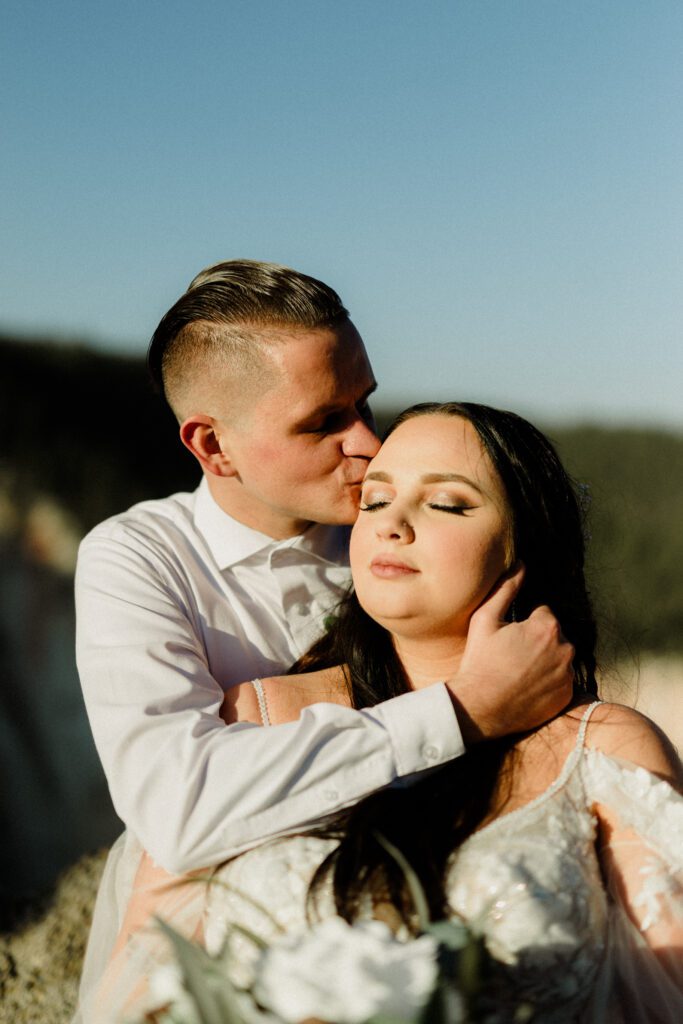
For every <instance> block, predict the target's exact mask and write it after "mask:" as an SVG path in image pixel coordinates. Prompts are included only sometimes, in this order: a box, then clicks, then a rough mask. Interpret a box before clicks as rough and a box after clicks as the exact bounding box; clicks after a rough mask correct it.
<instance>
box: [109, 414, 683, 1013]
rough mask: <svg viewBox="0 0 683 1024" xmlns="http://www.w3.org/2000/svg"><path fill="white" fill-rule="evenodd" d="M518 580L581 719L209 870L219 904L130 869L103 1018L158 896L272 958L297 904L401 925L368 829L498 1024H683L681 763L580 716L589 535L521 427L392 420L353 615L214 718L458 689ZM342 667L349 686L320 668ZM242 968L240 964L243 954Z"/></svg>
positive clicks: (553, 461) (605, 718)
mask: <svg viewBox="0 0 683 1024" xmlns="http://www.w3.org/2000/svg"><path fill="white" fill-rule="evenodd" d="M515 560H521V561H523V563H524V566H525V579H524V585H523V587H522V589H521V591H520V594H519V597H518V598H517V599H516V601H515V605H516V607H515V608H513V609H511V610H510V616H509V617H510V618H511V619H513V620H514V619H515V618H516V619H523V618H526V617H528V616H529V615H530V614H532V610H533V609H534V608H535V607H537V606H538V605H540V604H548V605H550V607H551V609H552V611H553V612H554V613H555V615H556V616H557V619H558V621H559V622H560V624H561V626H562V630H563V632H564V634H565V636H566V637H567V639H568V640H569V641H570V642H571V643H572V644H573V645H574V648H575V652H576V653H575V662H574V664H575V676H576V684H575V697H574V702H573V705H572V706H571V707H570V708H569V709H568V710H567V711H566V712H565V713H564V714H563V715H561V716H559V717H558V718H557V719H555V720H554V721H552V722H550V723H548V724H547V725H545V726H542V727H541V728H539V729H537V730H535V731H534V732H533V733H531V734H528V735H525V736H517V737H506V738H505V739H504V740H501V741H497V742H492V743H486V744H479V745H478V746H477V747H475V748H473V750H472V751H471V752H470V753H468V754H467V755H465V757H462V758H459V759H457V760H456V761H454V762H452V763H451V764H449V765H447V766H446V767H444V768H441V769H439V770H438V771H435V772H430V773H426V774H424V775H423V776H422V777H420V778H419V779H418V780H417V781H416V782H415V783H414V784H413V785H411V786H408V787H402V788H391V789H388V790H384V791H382V792H380V793H377V794H374V795H373V796H371V797H369V798H367V799H366V800H363V801H362V802H361V803H360V804H358V805H357V806H356V807H354V808H352V809H351V810H349V811H347V812H344V813H343V814H341V815H339V816H338V818H337V819H336V820H335V821H332V822H329V821H328V822H326V823H324V825H322V826H319V827H318V828H317V829H316V830H314V831H312V832H310V833H308V834H307V835H302V836H296V837H290V838H287V839H282V840H279V841H274V842H270V843H267V844H265V845H263V846H261V847H259V848H257V849H255V850H252V851H249V852H248V853H246V854H243V855H242V856H241V857H238V858H236V859H235V860H233V861H231V862H229V863H228V864H226V865H224V866H223V867H222V868H221V869H219V872H218V878H219V879H220V880H221V881H222V882H225V883H227V888H226V887H225V886H211V887H210V888H209V889H208V890H207V889H206V888H205V887H202V886H192V885H189V886H184V887H181V888H180V889H178V888H177V887H175V886H172V885H171V886H169V885H166V887H165V888H164V886H163V884H162V885H161V886H160V884H159V882H160V878H159V874H158V869H155V868H154V867H153V865H151V863H150V862H149V861H148V860H146V859H144V858H143V861H142V863H141V864H140V865H139V868H138V875H137V884H136V889H137V895H136V896H135V897H134V899H133V900H132V901H131V904H130V907H129V915H128V921H127V924H124V929H123V932H122V938H121V944H120V953H119V956H118V957H117V958H115V959H114V961H113V963H112V966H111V970H110V975H109V978H108V979H107V980H106V982H105V986H104V989H103V991H104V993H107V994H106V995H105V996H103V1000H104V1003H105V1004H106V1005H109V1006H111V1005H113V1003H112V993H114V992H117V993H118V994H119V995H120V994H121V993H124V998H125V999H126V1000H127V1005H128V1007H129V1009H128V1014H129V1016H130V1006H131V1001H130V991H131V986H130V984H127V982H126V979H127V978H130V979H135V978H137V979H139V978H140V977H141V976H142V974H143V972H144V967H145V964H146V963H148V961H149V958H152V959H153V958H155V957H157V956H158V955H159V948H160V947H159V946H158V945H156V943H157V942H158V940H157V939H156V938H154V937H152V935H151V933H150V932H149V930H144V929H143V930H140V924H141V923H142V922H143V921H144V920H145V919H146V918H147V917H148V914H149V911H150V894H151V895H152V901H151V902H152V903H153V904H154V907H155V909H156V910H157V912H158V913H160V914H161V915H162V916H164V915H166V916H170V917H171V919H172V923H174V924H176V925H177V926H180V927H182V928H184V929H185V930H186V931H187V932H189V933H194V934H196V935H201V936H202V937H203V938H204V939H205V940H206V942H207V944H213V943H215V942H216V941H218V940H219V939H220V938H221V937H222V935H223V934H224V933H225V930H226V926H228V925H229V924H230V923H231V922H237V923H238V924H242V925H243V926H246V927H248V928H250V929H252V930H253V931H256V932H257V933H260V934H261V935H263V937H265V938H266V939H269V938H272V937H273V936H274V934H275V932H274V925H273V921H272V918H274V919H275V921H276V922H277V924H278V925H279V926H280V927H281V928H285V929H286V930H289V931H298V930H302V929H304V928H305V926H306V913H307V906H308V910H310V911H311V912H312V913H314V914H315V913H317V914H319V915H322V916H325V915H328V914H332V913H335V912H337V913H339V914H341V915H342V916H344V917H346V918H347V919H353V918H355V917H357V916H367V915H368V914H372V915H374V916H378V917H383V918H384V919H386V920H388V921H390V922H391V923H392V924H393V925H394V926H395V927H396V928H397V929H398V930H406V929H407V930H410V929H412V928H414V926H415V922H414V919H413V915H412V906H411V903H410V899H409V897H408V894H407V893H406V891H405V885H404V881H403V877H402V875H401V873H400V871H399V870H398V868H397V867H396V864H395V862H394V861H393V859H392V858H391V857H390V856H388V855H387V854H386V852H385V849H384V847H383V846H382V845H381V844H379V843H378V842H377V839H376V835H375V833H376V832H380V833H382V834H383V835H384V836H385V837H386V838H387V839H389V840H390V841H391V842H392V843H393V844H394V845H395V846H398V847H399V849H401V850H402V852H403V853H404V854H405V856H406V857H407V859H408V861H409V862H410V863H411V864H412V865H413V867H414V868H415V869H416V870H417V872H418V874H419V876H420V878H421V881H422V884H423V886H424V887H425V890H426V893H427V897H428V901H429V904H430V909H431V912H432V915H433V916H434V917H442V916H447V915H456V916H460V917H463V918H464V919H465V920H466V921H469V922H470V923H471V924H472V925H473V927H475V928H476V929H478V930H480V931H481V932H482V933H483V935H484V937H485V939H486V942H487V945H488V948H489V950H490V951H491V953H492V954H493V956H494V958H495V960H496V963H497V965H498V966H497V969H496V971H495V972H494V978H493V980H492V982H491V985H490V986H489V987H488V989H487V998H488V999H489V1000H490V1005H489V1006H488V1010H489V1011H490V1014H491V1016H490V1019H491V1020H492V1021H494V1020H495V1021H498V1020H500V1021H504V1020H508V1019H512V1014H513V1009H514V1007H515V1006H516V1005H517V1004H518V1003H519V1002H520V1000H528V1001H529V1002H531V1003H532V1004H533V1005H534V1007H535V1008H536V1012H537V1014H538V1016H537V1017H536V1018H535V1019H539V1020H543V1021H548V1022H549V1021H558V1022H560V1021H574V1020H582V1021H596V1022H597V1021H598V1020H610V1021H629V1022H630V1021H643V1022H644V1021H650V1020H664V1021H671V1022H673V1021H676V1020H680V1019H683V978H682V975H683V970H682V969H681V952H682V951H683V906H682V904H681V896H682V893H683V800H682V799H681V797H680V796H679V795H677V792H676V790H677V788H679V787H680V783H681V779H680V774H679V773H680V765H679V763H678V761H677V758H676V757H675V754H674V753H673V751H672V750H671V749H670V747H669V746H668V745H667V743H666V741H665V740H664V739H663V737H662V736H661V735H660V734H659V733H658V731H657V730H656V729H655V727H654V726H652V725H651V723H649V722H647V720H645V719H643V718H642V717H641V716H639V715H637V714H636V713H635V712H632V711H629V710H628V709H625V708H620V707H618V706H615V705H604V704H602V705H601V704H599V703H596V702H594V701H593V702H592V698H595V696H596V694H597V687H596V681H595V653H594V647H595V626H594V621H593V617H592V613H591V609H590V602H589V599H588V595H587V592H586V587H585V581H584V576H583V539H582V534H581V516H580V512H579V508H578V505H577V501H576V498H575V496H574V493H573V491H572V488H571V484H570V482H569V480H568V478H567V476H566V474H565V472H564V470H563V469H562V467H561V465H560V463H559V461H558V460H557V456H556V454H555V452H554V450H553V448H552V446H551V445H550V444H549V443H548V441H547V440H546V439H545V438H544V437H543V436H542V435H541V434H539V433H538V431H536V430H535V429H534V428H533V427H532V426H531V425H530V424H528V423H526V422H525V421H524V420H521V419H520V418H519V417H516V416H514V415H513V414H510V413H503V412H498V411H496V410H492V409H488V408H486V407H483V406H475V405H470V404H463V405H456V404H448V405H422V406H416V407H413V408H412V409H409V410H408V411H407V412H406V413H404V414H402V416H400V417H399V418H398V420H397V421H396V422H395V423H394V424H393V426H392V428H391V429H390V431H389V433H388V435H387V439H386V441H385V443H384V445H383V447H382V449H381V451H380V452H379V454H378V455H377V457H376V458H375V459H374V460H373V462H372V463H371V464H370V467H369V469H368V473H367V475H366V479H365V482H364V485H363V493H362V501H361V512H360V515H359V519H358V522H357V524H356V526H355V527H354V530H353V535H352V543H351V561H352V569H353V577H354V584H355V595H353V596H351V597H350V598H349V599H348V600H347V601H346V602H345V604H344V605H343V607H342V609H341V610H340V615H339V618H338V620H337V622H336V623H335V625H334V626H333V628H332V629H331V631H330V633H329V634H328V635H327V636H326V637H324V638H323V639H322V640H321V641H319V643H318V644H317V645H316V646H315V647H314V648H313V650H312V651H311V652H309V654H308V655H307V656H306V657H305V658H304V659H303V660H302V663H301V664H300V665H299V666H298V669H299V670H301V671H303V672H305V673H306V674H305V675H303V676H300V677H299V678H298V679H297V680H296V682H294V681H292V680H287V681H283V680H282V679H273V680H266V681H263V684H262V686H261V687H257V688H255V687H253V686H250V685H249V684H246V685H245V686H243V687H241V688H240V689H239V692H237V691H233V692H232V693H231V694H230V696H229V702H228V703H226V716H227V717H231V718H232V720H234V719H235V718H238V719H240V720H242V719H248V720H251V721H258V722H262V723H263V724H268V723H269V722H279V721H285V720H288V719H290V718H292V717H296V716H297V715H298V714H299V713H300V712H301V710H302V708H305V706H306V704H307V703H311V702H312V701H314V700H316V699H317V700H319V699H321V693H322V694H323V695H324V696H325V699H328V700H329V699H334V700H337V701H339V702H342V703H343V702H348V703H351V704H353V705H354V706H355V707H359V708H362V707H364V706H370V705H373V704H375V703H377V702H378V701H380V700H385V699H387V698H389V697H391V696H393V695H395V694H398V693H401V692H404V691H405V690H408V689H417V688H419V687H422V686H428V685H432V684H434V683H436V682H438V681H440V680H443V679H445V678H449V677H451V676H453V675H454V673H455V672H456V670H457V669H458V667H459V666H460V664H461V661H462V659H463V655H464V651H465V644H466V639H467V635H468V630H469V629H470V628H477V620H476V616H475V612H476V609H477V608H478V607H479V605H480V604H481V603H482V601H483V600H484V598H485V597H486V596H487V595H488V594H489V593H490V591H491V590H492V588H494V587H495V586H496V584H497V583H498V581H499V580H500V579H501V578H502V577H504V576H505V574H506V573H508V572H509V571H510V569H511V566H512V565H513V562H514V561H515ZM473 616H474V618H473ZM507 628H510V629H515V628H518V627H516V625H515V623H514V621H512V622H511V623H510V625H509V627H507ZM339 665H345V666H347V668H346V673H345V677H346V683H344V682H343V681H340V676H339V673H338V672H334V671H331V670H333V669H334V667H335V666H339ZM293 683H294V685H293ZM227 700H228V699H227V698H226V701H227ZM309 886H310V891H309ZM307 893H308V894H309V898H308V899H307ZM256 904H260V905H262V906H264V907H266V908H267V913H263V912H262V911H261V910H260V909H259V907H258V906H257V905H256ZM131 935H132V936H133V938H132V939H131ZM236 951H237V953H238V955H239V954H240V953H242V954H243V956H244V959H245V962H246V961H248V956H249V951H248V948H247V946H246V945H245V946H244V948H241V946H240V940H237V941H236ZM121 964H123V965H124V967H123V973H122V970H121ZM98 1019H100V1020H104V1019H105V1018H104V1017H103V1016H100V1017H99V1018H98ZM110 1019H116V1017H115V1016H113V1017H111V1018H110Z"/></svg>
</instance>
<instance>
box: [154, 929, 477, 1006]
mask: <svg viewBox="0 0 683 1024" xmlns="http://www.w3.org/2000/svg"><path fill="white" fill-rule="evenodd" d="M161 927H163V928H164V930H165V931H166V933H167V935H168V937H169V939H170V941H171V942H172V943H173V946H174V949H175V954H176V963H175V964H173V965H171V966H167V967H161V968H159V969H158V971H157V972H156V974H154V975H153V976H152V978H151V982H150V989H151V993H152V996H153V998H154V1000H155V1002H157V1003H158V1004H159V1005H161V1006H163V1007H164V1009H163V1010H161V1011H157V1012H156V1013H155V1014H153V1015H152V1016H151V1018H150V1017H148V1018H147V1019H148V1020H149V1019H151V1020H153V1021H154V1022H155V1024H259V1022H261V1024H277V1022H284V1024H300V1022H302V1021H311V1020H316V1021H329V1022H331V1024H365V1022H373V1024H412V1022H416V1024H418V1022H419V1024H467V1022H470V1021H473V1020H475V1019H476V1018H475V1017H473V1016H472V1015H471V1012H470V1006H469V1004H470V1003H471V1000H472V997H473V996H474V995H475V994H476V991H477V990H478V988H479V974H480V967H481V957H482V949H481V944H480V942H479V941H478V940H477V939H475V938H474V937H473V936H472V935H471V933H470V932H468V931H467V929H466V928H465V927H464V926H462V925H459V924H457V923H453V922H447V921H443V922H438V923H436V924H433V925H428V927H427V929H426V930H425V932H424V933H423V934H421V935H420V936H419V937H418V938H415V939H410V940H409V941H406V942H401V941H399V940H398V939H396V938H395V936H394V935H393V933H392V932H391V930H390V929H389V928H388V927H387V926H386V925H385V924H383V923H382V922H380V921H359V922H356V923H354V924H348V923H347V922H346V921H344V920H342V918H339V917H333V918H328V919H326V920H324V921H321V922H319V923H317V924H315V925H313V926H312V927H311V928H310V930H309V931H307V932H306V933H305V934H304V935H299V936H284V937H282V938H281V939H279V940H277V941H276V942H274V943H272V944H271V945H269V946H266V947H264V948H263V949H262V951H261V955H260V958H259V960H258V962H257V965H256V971H255V978H254V981H253V983H252V984H251V985H250V986H249V987H248V988H239V987H237V985H236V984H235V983H234V981H233V980H232V979H231V976H230V970H229V957H226V956H225V952H224V951H221V952H219V953H218V954H217V955H215V956H210V955H209V953H207V952H206V950H204V949H203V948H202V947H200V946H198V945H196V944H194V943H190V942H188V941H187V940H186V939H184V938H182V937H181V936H180V935H178V933H177V932H175V931H173V929H171V928H169V927H168V926H166V925H163V924H162V925H161ZM254 941H256V940H255V939H254Z"/></svg>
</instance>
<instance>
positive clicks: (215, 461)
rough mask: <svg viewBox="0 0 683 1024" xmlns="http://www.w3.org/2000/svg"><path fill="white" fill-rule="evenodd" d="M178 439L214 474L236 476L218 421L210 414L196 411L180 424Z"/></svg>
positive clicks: (201, 464) (204, 467) (202, 465)
mask: <svg viewBox="0 0 683 1024" xmlns="http://www.w3.org/2000/svg"><path fill="white" fill-rule="evenodd" d="M180 440H181V441H182V442H183V444H184V445H185V447H186V448H187V449H188V450H189V451H191V452H192V454H193V455H194V457H195V459H196V460H197V461H198V462H199V464H200V466H201V467H202V469H203V470H205V471H206V472H207V473H213V474H214V476H236V475H237V470H236V469H235V467H234V466H233V464H232V460H231V458H230V455H229V454H228V452H227V451H226V450H225V447H224V445H225V438H224V437H223V438H222V437H221V432H220V431H219V424H218V422H217V421H216V420H215V419H213V417H211V416H205V415H204V414H203V413H197V414H196V415H194V416H189V417H188V418H187V419H186V420H185V421H184V422H183V423H181V424H180Z"/></svg>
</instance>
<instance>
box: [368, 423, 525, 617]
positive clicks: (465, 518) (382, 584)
mask: <svg viewBox="0 0 683 1024" xmlns="http://www.w3.org/2000/svg"><path fill="white" fill-rule="evenodd" d="M510 547H511V543H510V516H509V514H508V510H507V503H506V497H505V494H504V492H503V488H502V484H501V482H500V480H499V478H498V476H497V474H496V472H495V470H494V469H493V466H492V464H491V461H490V459H489V457H488V455H487V454H486V452H485V451H484V449H483V446H482V444H481V441H480V440H479V437H478V435H477V432H476V430H475V428H474V427H473V426H472V424H471V423H469V421H468V420H465V419H462V418H460V417H454V416H446V415H440V414H430V415H426V416H418V417H415V418H413V419H410V420H407V421H406V422H405V423H403V424H401V426H400V427H398V428H397V429H396V430H395V431H394V433H393V434H391V436H390V437H388V438H387V440H386V441H385V443H384V444H383V445H382V448H381V450H380V451H379V453H378V454H377V455H376V456H375V458H374V459H373V460H372V462H371V463H370V465H369V467H368V471H367V473H366V476H365V481H364V483H363V489H362V496H361V511H360V515H359V517H358V521H357V522H356V525H355V526H354V528H353V532H352V536H351V568H352V571H353V579H354V583H355V587H356V593H357V595H358V599H359V601H360V603H361V605H362V606H363V608H364V609H365V610H366V611H367V612H368V614H369V615H371V616H372V617H373V618H374V619H376V620H377V621H378V622H379V623H380V624H381V625H383V626H385V627H386V628H387V629H389V630H390V631H392V632H393V633H394V634H396V635H397V636H400V635H405V636H415V635H420V636H424V637H429V636H437V635H438V636H445V635H450V636H459V637H465V636H466V635H467V628H468V626H469V620H470V616H471V615H472V613H473V611H474V610H475V609H476V608H477V607H478V606H479V605H480V604H481V602H482V601H483V600H484V598H485V597H486V595H487V594H488V593H489V591H490V590H491V588H492V587H493V586H494V584H495V583H496V582H497V580H498V579H499V578H500V576H501V575H502V574H503V573H504V572H505V571H506V570H507V569H508V568H509V566H510V562H511V553H510Z"/></svg>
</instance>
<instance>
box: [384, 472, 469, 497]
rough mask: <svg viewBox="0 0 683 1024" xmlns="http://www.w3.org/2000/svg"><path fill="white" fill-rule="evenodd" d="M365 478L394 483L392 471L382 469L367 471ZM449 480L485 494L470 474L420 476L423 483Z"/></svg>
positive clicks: (430, 474)
mask: <svg viewBox="0 0 683 1024" xmlns="http://www.w3.org/2000/svg"><path fill="white" fill-rule="evenodd" d="M365 479H366V480H376V481H378V482H379V483H383V484H390V483H393V477H392V476H391V473H383V472H382V471H381V470H375V471H373V472H371V473H366V474H365ZM449 482H455V483H459V484H467V485H468V487H473V488H474V490H475V491H478V492H479V494H484V491H483V490H482V489H481V487H480V486H479V484H475V482H474V480H471V479H470V477H468V476H463V474H462V473H425V474H424V476H421V477H420V483H423V484H440V483H449Z"/></svg>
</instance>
